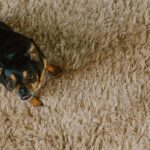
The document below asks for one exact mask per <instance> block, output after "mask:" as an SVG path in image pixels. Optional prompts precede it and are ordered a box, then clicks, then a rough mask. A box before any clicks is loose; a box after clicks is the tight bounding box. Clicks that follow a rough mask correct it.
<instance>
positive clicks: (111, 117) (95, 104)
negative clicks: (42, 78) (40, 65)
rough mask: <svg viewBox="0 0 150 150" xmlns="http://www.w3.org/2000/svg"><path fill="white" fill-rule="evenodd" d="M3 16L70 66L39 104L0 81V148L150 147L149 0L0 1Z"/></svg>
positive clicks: (110, 149) (49, 82)
mask: <svg viewBox="0 0 150 150" xmlns="http://www.w3.org/2000/svg"><path fill="white" fill-rule="evenodd" d="M0 19H1V20H2V21H5V22H6V23H7V24H9V25H10V26H11V27H12V28H13V29H14V30H15V31H18V32H21V33H23V34H25V35H27V36H29V37H31V38H33V39H34V40H35V41H36V42H37V43H38V45H39V46H40V47H41V48H42V49H43V52H44V53H45V54H46V56H47V58H48V60H49V62H52V63H55V64H58V65H60V66H61V67H63V68H64V74H63V75H62V76H61V77H59V78H52V77H50V76H48V78H47V84H46V85H45V87H43V88H42V92H41V93H42V95H41V100H42V101H43V103H44V106H43V107H40V108H34V107H33V106H31V104H30V103H29V102H23V101H21V100H19V99H18V98H17V97H16V95H15V94H14V93H9V92H7V91H6V90H5V89H4V87H3V86H2V85H1V86H0V91H1V94H0V119H1V121H0V149H2V150H34V149H35V150H63V149H65V150H69V149H70V150H149V149H150V1H149V0H144V1H143V0H126V1H125V0H18V1H16V0H5V1H4V0H0Z"/></svg>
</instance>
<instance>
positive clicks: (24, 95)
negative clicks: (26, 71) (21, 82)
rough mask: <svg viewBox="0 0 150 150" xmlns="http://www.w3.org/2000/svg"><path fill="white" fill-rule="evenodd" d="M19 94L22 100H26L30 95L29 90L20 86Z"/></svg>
mask: <svg viewBox="0 0 150 150" xmlns="http://www.w3.org/2000/svg"><path fill="white" fill-rule="evenodd" d="M19 95H20V97H21V99H22V100H27V99H29V98H30V97H31V95H30V94H29V91H28V89H27V88H26V87H20V89H19Z"/></svg>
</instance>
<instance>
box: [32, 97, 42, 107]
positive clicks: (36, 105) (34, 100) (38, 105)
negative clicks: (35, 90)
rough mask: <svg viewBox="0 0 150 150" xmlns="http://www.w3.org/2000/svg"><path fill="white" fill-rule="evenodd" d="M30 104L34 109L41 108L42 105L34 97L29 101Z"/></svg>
mask: <svg viewBox="0 0 150 150" xmlns="http://www.w3.org/2000/svg"><path fill="white" fill-rule="evenodd" d="M31 104H32V105H33V106H34V107H40V106H43V103H42V102H41V101H40V100H39V99H37V98H35V97H33V98H32V99H31Z"/></svg>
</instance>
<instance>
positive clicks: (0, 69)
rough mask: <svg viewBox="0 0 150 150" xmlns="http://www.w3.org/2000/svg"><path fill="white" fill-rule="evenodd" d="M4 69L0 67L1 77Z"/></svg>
mask: <svg viewBox="0 0 150 150" xmlns="http://www.w3.org/2000/svg"><path fill="white" fill-rule="evenodd" d="M2 71H3V68H1V67H0V75H1V74H2Z"/></svg>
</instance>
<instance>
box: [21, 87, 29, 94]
mask: <svg viewBox="0 0 150 150" xmlns="http://www.w3.org/2000/svg"><path fill="white" fill-rule="evenodd" d="M27 93H28V89H27V88H26V87H21V88H20V89H19V94H20V95H24V94H27Z"/></svg>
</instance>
